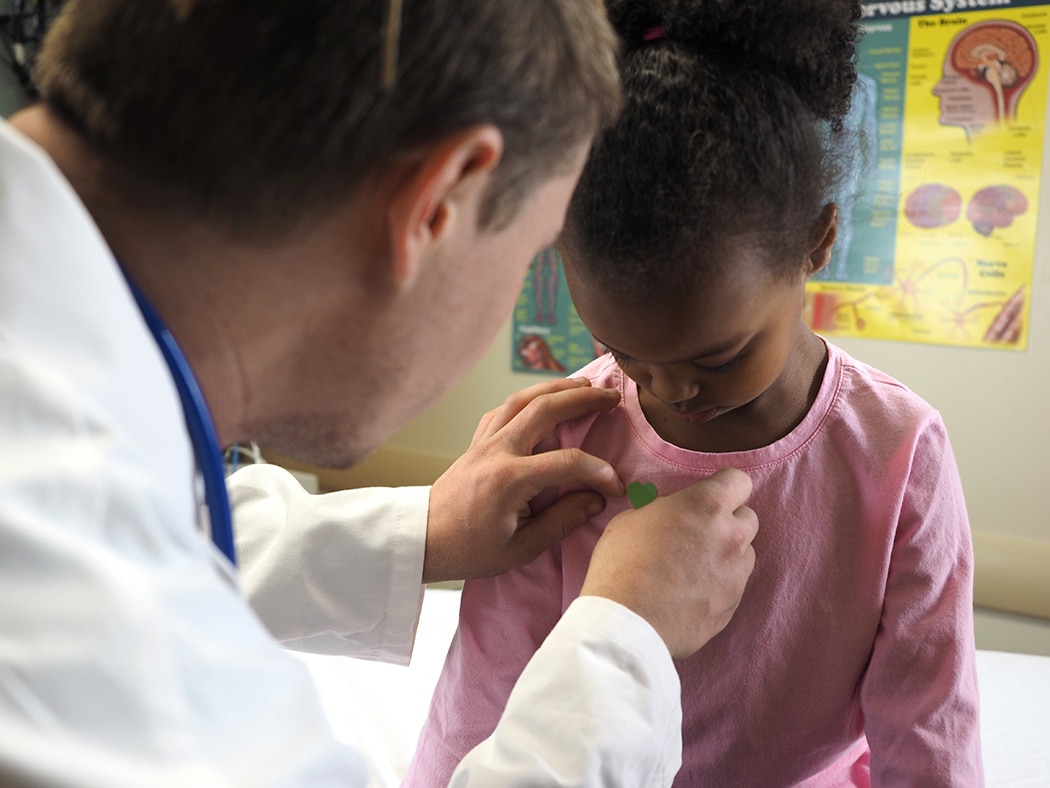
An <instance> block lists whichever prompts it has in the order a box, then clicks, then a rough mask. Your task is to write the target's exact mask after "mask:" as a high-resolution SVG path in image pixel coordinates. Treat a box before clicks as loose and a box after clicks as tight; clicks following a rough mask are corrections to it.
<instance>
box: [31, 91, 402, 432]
mask: <svg viewBox="0 0 1050 788" xmlns="http://www.w3.org/2000/svg"><path fill="white" fill-rule="evenodd" d="M11 125H12V126H13V127H14V128H16V129H17V130H18V131H20V132H21V133H22V134H24V135H25V136H26V137H28V138H29V139H30V140H32V141H33V142H35V143H36V144H37V145H38V146H40V147H41V148H43V150H44V151H45V152H46V153H47V155H48V156H49V157H50V158H51V159H52V160H53V161H54V163H55V164H56V165H57V167H58V169H59V170H60V171H61V173H62V175H63V176H64V177H65V178H66V180H67V181H68V182H69V183H70V185H71V186H72V187H73V189H74V190H75V191H76V193H77V195H78V197H79V198H80V200H81V201H82V203H83V204H84V206H85V208H86V209H87V211H88V212H89V214H90V215H91V218H92V219H93V220H94V222H95V224H96V225H97V226H98V228H99V230H100V231H101V233H102V236H103V238H104V239H105V241H106V243H107V244H108V245H109V247H110V249H112V251H113V254H114V256H115V258H116V259H117V260H118V262H119V263H120V265H121V267H122V268H123V269H124V272H125V274H126V275H127V276H128V277H129V278H130V279H131V280H132V281H134V282H135V284H136V285H137V286H138V287H139V288H140V289H141V290H142V292H143V294H144V295H145V296H146V298H147V299H148V300H149V301H150V303H151V304H152V306H153V308H154V309H155V310H156V311H157V313H158V314H159V315H160V317H161V319H162V320H163V321H164V323H165V324H166V325H167V327H168V329H169V330H170V331H171V332H172V334H173V335H174V337H175V339H176V341H177V342H178V343H179V345H180V347H181V348H182V350H183V352H184V353H185V355H186V357H187V359H188V360H189V362H190V366H191V367H192V368H193V371H194V374H195V375H196V377H197V379H198V382H199V383H200V386H201V389H202V390H203V392H204V395H205V399H206V400H207V402H208V405H209V408H210V410H211V411H212V417H213V419H214V421H215V426H216V430H217V431H218V435H219V441H220V443H221V444H223V445H231V444H233V443H235V442H240V441H246V440H251V439H253V436H252V435H250V434H248V433H247V432H246V430H247V425H248V424H250V423H251V422H252V421H253V420H257V419H259V418H266V417H267V416H268V415H270V412H271V411H280V410H281V409H284V408H287V407H288V401H287V400H288V397H289V396H292V394H291V393H290V392H287V391H286V390H285V386H286V384H285V383H284V380H285V379H286V377H287V375H286V370H287V369H288V367H289V365H290V364H291V363H292V362H293V361H294V360H295V359H296V358H297V357H298V356H299V355H300V354H301V353H302V352H303V348H304V347H308V346H309V344H310V343H312V342H313V343H315V342H317V340H318V334H319V333H323V328H322V323H323V321H324V319H325V318H324V315H330V314H336V313H337V314H339V315H341V319H342V321H343V323H344V324H345V323H347V322H349V321H348V320H347V317H346V316H347V315H350V316H353V315H355V314H364V313H368V312H369V308H368V302H369V296H370V294H369V293H368V292H367V291H366V288H365V287H364V285H363V283H364V282H366V281H367V280H368V276H367V270H368V268H369V266H370V265H371V263H370V260H374V259H375V255H377V254H382V248H383V247H382V244H383V239H382V238H377V237H376V232H375V231H374V230H372V229H370V228H368V227H367V225H366V223H367V222H371V221H373V217H366V218H364V219H362V216H361V214H362V211H360V206H359V205H349V206H346V207H345V208H343V209H339V210H336V211H333V212H332V214H331V215H330V216H328V217H325V218H322V219H321V220H319V221H317V222H314V223H311V225H310V226H308V227H306V228H303V229H301V230H300V231H297V232H295V233H293V234H291V235H288V236H285V237H278V238H267V239H265V240H254V241H253V240H246V239H243V238H236V237H233V236H231V235H230V234H229V233H227V232H225V231H223V230H222V229H221V228H217V227H215V226H212V225H211V224H209V222H208V221H207V220H205V219H203V218H202V217H199V216H187V215H184V214H180V213H179V212H178V211H176V210H174V209H171V208H170V207H167V206H158V205H154V204H152V203H151V202H150V201H149V200H145V201H144V200H142V199H141V195H140V194H138V193H136V190H134V189H130V188H128V187H127V184H126V181H125V179H123V178H122V177H121V175H120V174H119V173H118V172H116V170H115V168H114V167H113V166H112V165H111V164H110V163H109V162H107V161H106V160H105V158H104V157H102V156H100V155H99V154H98V153H97V152H96V151H95V150H94V149H93V148H92V147H91V146H89V145H88V144H87V143H86V142H85V141H84V140H83V139H81V138H80V137H79V136H78V135H77V133H76V132H75V131H74V130H73V129H72V128H71V127H70V126H68V125H67V124H66V123H65V122H64V121H63V120H62V118H61V117H60V116H58V115H57V114H56V113H55V112H53V111H52V110H50V109H49V108H48V107H47V106H46V105H37V106H34V107H31V108H29V109H26V110H23V111H22V112H20V113H18V114H16V115H15V116H14V117H12V118H11ZM348 250H354V251H355V254H354V255H351V254H350V253H348ZM354 269H359V270H354ZM333 282H339V283H343V284H345V285H346V286H345V287H333V286H332V283H333ZM355 282H361V283H362V286H361V287H355V286H354V283H355ZM372 296H373V297H374V294H372ZM350 328H351V329H352V326H350Z"/></svg>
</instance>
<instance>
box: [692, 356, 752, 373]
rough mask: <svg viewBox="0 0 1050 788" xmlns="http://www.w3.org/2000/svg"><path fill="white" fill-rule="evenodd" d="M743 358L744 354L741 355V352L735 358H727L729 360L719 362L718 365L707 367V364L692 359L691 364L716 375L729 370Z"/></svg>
mask: <svg viewBox="0 0 1050 788" xmlns="http://www.w3.org/2000/svg"><path fill="white" fill-rule="evenodd" d="M743 358H744V356H743V354H741V355H739V356H736V357H735V358H731V359H729V361H727V362H726V363H724V364H719V365H718V366H715V367H709V366H706V365H704V364H700V363H697V362H695V361H694V362H693V366H695V367H696V368H697V369H702V370H703V371H704V372H711V373H714V374H716V375H722V374H725V373H726V372H729V371H731V370H732V369H733V368H734V367H735V366H736V365H737V364H739V363H740V361H741V359H743Z"/></svg>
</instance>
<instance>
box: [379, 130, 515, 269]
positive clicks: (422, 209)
mask: <svg viewBox="0 0 1050 788" xmlns="http://www.w3.org/2000/svg"><path fill="white" fill-rule="evenodd" d="M502 155H503V134H502V133H501V132H500V131H499V129H497V128H496V127H495V126H487V125H486V126H472V127H470V128H467V129H463V130H462V131H459V132H457V133H455V134H453V135H451V136H449V137H446V138H444V139H443V140H441V141H440V142H438V143H436V144H435V145H432V146H430V147H428V148H426V149H424V150H423V151H422V152H421V153H420V154H419V155H418V156H417V157H416V158H415V159H413V161H412V165H411V166H410V167H409V168H408V169H407V171H406V172H405V173H404V174H403V175H402V177H401V179H400V180H399V181H398V183H397V185H396V186H395V188H394V190H393V197H392V199H391V201H390V205H389V209H388V213H387V221H388V231H389V233H390V238H389V240H390V249H391V254H392V260H391V273H392V276H393V279H394V283H395V284H396V285H397V286H398V287H409V286H411V285H412V284H413V282H415V280H416V278H417V277H418V276H419V272H420V270H421V268H422V265H423V264H424V261H425V260H426V259H427V256H428V255H429V254H430V253H431V251H432V250H433V249H434V248H435V247H436V246H438V245H439V244H441V243H442V241H444V240H445V239H446V238H447V237H448V236H449V235H451V234H452V233H453V232H455V231H457V230H459V231H462V230H463V229H464V226H463V225H464V223H465V222H468V223H470V226H469V227H467V228H466V229H468V230H470V231H473V230H475V229H476V223H477V221H478V219H479V216H480V211H481V208H482V203H483V201H484V199H485V198H486V195H487V194H488V186H489V184H490V183H491V177H490V176H491V174H492V171H493V170H494V169H495V168H496V165H497V164H499V161H500V158H501V157H502Z"/></svg>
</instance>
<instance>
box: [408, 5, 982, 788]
mask: <svg viewBox="0 0 1050 788" xmlns="http://www.w3.org/2000/svg"><path fill="white" fill-rule="evenodd" d="M608 5H609V6H610V9H609V11H610V14H611V16H612V18H613V21H614V22H615V24H616V25H617V27H618V30H619V32H620V35H621V37H622V39H623V52H622V61H621V69H622V73H623V82H624V88H625V92H626V95H627V106H626V109H625V111H624V114H623V115H622V117H621V118H620V120H619V122H618V124H617V125H616V126H615V127H614V128H613V129H611V130H609V131H608V132H606V133H605V134H604V136H603V137H602V138H600V139H599V141H598V142H597V143H596V145H595V147H594V149H593V151H592V154H591V157H590V160H589V163H588V165H587V168H586V170H585V172H584V175H583V177H582V179H581V181H580V185H579V187H578V190H577V193H576V195H575V197H574V200H573V203H572V205H571V207H570V211H569V217H568V221H567V225H566V230H565V233H564V236H563V240H562V242H561V244H560V246H561V251H562V254H563V257H564V261H565V273H566V277H567V281H568V283H569V288H570V291H571V294H572V298H573V301H574V303H575V305H576V308H577V310H578V312H579V314H580V317H581V318H582V320H583V321H584V323H586V325H587V326H588V328H589V329H590V330H591V331H592V333H593V334H594V336H595V338H596V339H598V340H599V341H600V342H602V343H603V344H604V345H605V346H606V347H607V348H608V349H609V354H608V355H606V356H603V357H602V358H599V359H598V360H596V361H595V362H593V363H592V364H590V365H588V366H587V367H585V368H584V370H583V372H582V374H584V375H586V376H587V377H589V378H590V379H591V380H592V381H594V384H595V385H601V386H609V387H616V388H618V389H620V391H621V392H622V402H621V405H620V406H619V407H618V408H617V409H616V410H614V411H613V412H610V413H608V414H601V415H597V416H589V417H586V418H584V419H581V420H579V421H577V422H575V423H571V424H569V425H566V426H563V427H562V428H559V430H558V431H557V432H556V433H555V435H554V442H555V443H557V444H560V445H562V446H579V447H581V448H582V449H584V450H585V451H588V452H591V453H592V454H596V455H598V456H600V457H604V458H606V459H608V460H609V461H610V462H611V463H612V464H613V465H614V466H615V467H616V468H617V469H618V470H619V472H620V475H621V477H622V478H623V479H624V481H625V482H630V481H635V482H639V483H643V484H652V485H655V488H656V490H657V491H658V492H659V493H660V494H665V493H671V492H673V491H675V490H678V489H681V488H683V487H685V486H686V485H688V484H690V483H692V482H694V481H696V480H697V479H700V478H703V477H705V476H708V475H710V474H711V473H713V472H714V471H715V470H716V469H718V468H721V467H723V466H734V467H737V468H740V469H742V470H744V471H745V472H747V473H748V474H749V475H750V476H751V477H752V479H753V481H754V493H753V495H752V499H751V501H750V502H749V505H750V506H751V507H752V508H753V509H754V510H755V512H756V513H757V514H758V516H759V521H760V523H761V528H760V530H759V534H758V538H757V539H756V541H755V552H756V554H757V556H758V561H757V565H756V567H755V571H754V574H753V575H752V577H751V580H750V582H749V584H748V588H747V591H746V592H745V594H744V597H743V600H742V601H741V604H740V607H739V608H738V610H737V612H736V614H735V616H734V618H733V620H732V621H731V622H730V624H729V626H728V627H727V628H726V629H725V630H724V631H723V632H722V633H721V634H719V635H718V636H716V637H715V638H714V639H713V640H712V641H711V642H710V643H709V644H708V645H707V646H706V647H705V648H704V649H703V650H702V651H700V652H699V653H698V654H697V655H695V656H694V657H692V658H690V659H687V660H683V661H681V662H680V663H679V665H678V667H679V674H680V678H681V684H682V706H683V741H684V752H683V754H682V759H683V765H682V768H681V770H680V772H679V773H678V776H677V778H676V780H675V785H680V786H719V787H720V788H722V787H723V786H733V785H739V786H759V787H760V788H768V787H769V786H788V785H791V786H794V785H805V786H818V785H819V786H842V785H916V786H924V788H928V787H930V786H976V785H981V784H982V782H983V777H982V771H981V756H980V742H979V730H978V728H979V725H978V696H977V686H976V670H975V653H974V643H973V621H972V607H971V604H972V603H971V588H972V571H973V560H972V548H971V542H970V532H969V525H968V522H967V515H966V508H965V504H964V501H963V494H962V489H961V485H960V481H959V476H958V471H957V469H956V465H955V460H954V458H953V456H952V451H951V447H950V445H949V441H948V436H947V435H946V433H945V428H944V424H943V423H942V421H941V418H940V416H939V415H938V414H937V412H936V411H934V410H933V408H931V407H930V406H929V405H928V404H927V403H925V402H924V401H923V400H921V399H920V398H919V397H918V396H916V395H915V394H914V393H912V392H911V391H909V390H908V389H907V388H905V387H904V386H903V385H902V384H900V383H898V382H897V381H895V380H893V379H892V378H890V377H889V376H887V375H885V374H883V373H881V372H879V371H877V370H875V369H872V368H871V367H868V366H866V365H865V364H862V363H860V362H858V361H856V360H854V359H852V358H850V357H849V356H848V355H846V354H845V353H844V352H843V351H842V350H840V349H838V348H836V347H834V346H833V345H830V344H828V343H826V342H825V341H824V340H822V339H821V338H820V337H818V336H816V335H815V334H813V333H811V332H810V331H809V330H808V329H807V328H806V327H805V325H804V323H803V322H802V319H801V314H802V309H803V294H804V288H805V284H806V280H807V278H808V277H810V276H812V275H813V274H814V273H815V272H817V271H819V270H820V269H821V268H822V267H823V266H825V265H826V264H827V263H828V260H829V258H830V255H831V249H832V245H833V242H834V240H835V235H836V229H837V224H838V214H837V208H836V206H835V205H834V204H831V203H826V202H825V200H826V199H827V197H826V196H827V195H828V194H830V193H831V191H832V187H833V183H832V180H833V177H834V175H835V173H836V167H835V161H836V156H835V155H833V151H834V149H835V146H837V145H839V144H840V143H841V142H842V141H841V140H839V139H838V138H839V137H841V136H843V135H842V132H841V128H842V125H841V121H842V118H843V116H844V114H845V113H846V111H847V109H848V107H849V99H850V93H851V88H852V85H853V83H854V80H855V76H856V75H855V71H854V65H853V62H854V42H855V38H856V20H857V19H858V17H859V15H860V8H859V4H858V3H856V2H848V1H847V0H823V1H819V0H797V2H790V3H785V2H783V0H708V1H707V2H700V1H699V0H694V2H691V3H687V2H682V3H671V2H659V0H622V1H621V2H613V3H609V4H608ZM629 505H630V504H629V503H628V501H627V500H626V499H624V500H610V501H609V502H608V506H607V508H606V510H605V511H604V512H603V513H602V514H601V515H600V516H599V517H597V518H595V519H594V520H593V521H591V522H590V523H588V524H587V525H586V526H584V527H583V528H581V529H580V530H578V531H577V532H575V533H573V534H572V535H570V536H569V537H568V538H566V539H565V540H563V541H562V542H561V543H560V544H558V545H557V546H555V547H554V548H553V549H552V550H550V551H549V552H548V553H546V554H544V555H542V556H540V558H538V559H537V560H536V561H535V562H533V563H532V564H530V565H529V566H527V567H525V568H524V569H521V570H518V571H515V572H512V573H509V574H507V575H503V576H501V577H497V578H494V579H491V580H484V581H475V582H469V583H467V584H466V587H465V588H464V591H463V600H462V610H461V617H460V627H459V632H458V634H457V636H456V639H455V641H454V642H453V645H452V648H451V650H450V653H449V656H448V659H447V661H446V664H445V668H444V672H443V675H442V677H441V679H440V682H439V685H438V688H437V691H436V694H435V697H434V701H433V704H432V707H431V711H430V716H429V719H428V722H427V724H426V726H425V728H424V731H423V733H422V736H421V739H420V743H419V749H418V751H417V754H416V757H415V760H414V762H413V764H412V767H411V769H410V773H409V775H408V779H407V781H406V783H405V784H406V785H408V786H438V785H445V784H446V783H447V781H448V778H449V775H450V774H451V772H452V769H453V767H454V766H455V764H456V762H457V761H458V759H459V758H461V757H462V756H463V755H464V753H466V752H467V751H468V750H469V749H470V748H472V747H473V746H474V745H476V744H477V743H478V742H479V741H481V740H482V739H484V738H485V737H486V736H487V735H488V734H489V732H490V731H491V730H492V729H493V727H494V725H495V723H496V721H497V719H498V718H499V716H500V713H501V710H502V708H503V705H504V703H505V701H506V698H507V695H508V693H509V692H510V690H511V688H512V687H513V685H514V682H515V679H516V678H517V676H518V673H519V672H520V671H521V669H522V667H523V666H524V665H525V663H526V662H527V660H528V658H529V657H530V656H531V654H532V653H533V651H534V650H535V649H536V648H537V647H538V646H539V644H540V643H541V642H542V641H543V639H544V637H545V636H546V635H547V633H548V632H549V631H550V629H551V628H552V627H553V626H554V623H555V622H556V621H557V620H558V617H559V616H560V615H561V613H562V611H563V610H564V609H565V607H566V606H567V605H568V604H569V603H570V602H571V601H572V600H573V599H574V598H575V597H576V596H577V594H578V593H579V591H580V587H581V584H582V582H583V578H584V574H585V572H586V570H587V565H588V560H589V557H590V554H591V551H592V549H593V546H594V544H595V542H596V541H597V539H598V536H599V535H600V534H601V532H602V528H603V527H604V524H605V523H607V522H608V521H609V519H610V518H611V517H612V516H613V515H615V514H616V513H618V512H620V511H622V510H623V509H624V508H626V507H627V506H629ZM653 746H654V747H660V746H661V743H660V742H654V743H653ZM560 779H570V782H571V777H565V776H561V777H556V776H553V775H552V782H551V784H552V785H554V784H563V783H561V782H559V780H560ZM608 784H609V785H617V784H618V783H617V777H616V775H609V782H608Z"/></svg>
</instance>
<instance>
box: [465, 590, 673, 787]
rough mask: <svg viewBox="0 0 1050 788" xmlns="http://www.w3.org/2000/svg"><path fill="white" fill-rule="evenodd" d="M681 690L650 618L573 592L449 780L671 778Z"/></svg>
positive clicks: (547, 782)
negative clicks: (485, 732)
mask: <svg viewBox="0 0 1050 788" xmlns="http://www.w3.org/2000/svg"><path fill="white" fill-rule="evenodd" d="M680 697H681V687H680V684H679V680H678V674H677V672H676V671H675V669H674V663H673V662H672V661H671V656H670V653H669V652H668V651H667V647H666V646H665V645H664V643H663V641H662V640H661V639H660V637H659V635H657V633H656V631H655V630H654V629H653V628H652V627H651V626H650V625H649V624H648V622H646V621H645V620H644V619H642V618H641V617H639V616H637V615H635V614H634V613H632V612H631V611H630V610H628V609H627V608H625V607H623V606H621V605H619V604H617V603H615V602H612V601H610V600H607V599H603V598H601V597H580V598H578V599H576V600H575V601H574V602H573V603H572V604H571V605H570V606H569V609H568V610H567V611H566V612H565V615H564V616H563V617H562V619H561V620H560V621H559V622H558V624H557V626H555V628H554V630H553V631H552V632H551V634H550V635H549V636H548V637H547V639H546V640H545V641H544V643H543V645H542V646H541V647H540V649H539V651H537V652H536V654H535V656H534V657H533V658H532V660H530V661H529V664H528V665H527V667H526V668H525V670H524V672H523V673H522V674H521V677H520V679H519V680H518V682H517V684H516V685H515V687H514V689H513V691H512V692H511V694H510V698H509V700H508V702H507V708H506V711H505V713H504V714H503V716H502V717H501V719H500V721H499V724H498V725H497V726H496V729H495V731H494V732H493V733H492V735H491V736H489V737H488V738H487V739H486V740H485V741H483V742H482V743H481V744H480V745H478V746H477V747H476V748H474V749H473V750H472V751H471V752H469V753H467V755H466V757H464V759H463V760H462V761H461V762H460V765H459V767H458V768H457V769H456V771H455V774H454V775H453V777H452V780H451V782H450V784H449V785H450V788H470V787H471V786H492V785H499V786H503V787H506V788H511V787H513V786H523V787H524V786H535V785H544V786H552V788H554V787H556V788H568V786H579V787H581V788H582V787H584V786H594V788H598V786H608V785H646V786H662V785H670V784H671V782H672V780H673V779H674V776H675V774H676V773H677V772H678V769H679V768H680V766H681V759H682V738H681V727H682V711H681V700H680Z"/></svg>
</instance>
